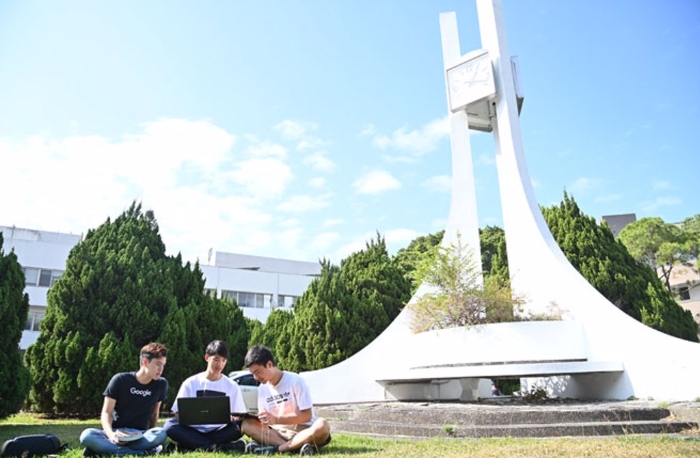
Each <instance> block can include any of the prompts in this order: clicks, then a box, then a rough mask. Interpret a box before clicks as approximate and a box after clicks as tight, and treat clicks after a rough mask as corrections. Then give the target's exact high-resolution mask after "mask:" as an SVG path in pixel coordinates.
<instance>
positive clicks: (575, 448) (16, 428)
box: [0, 414, 700, 458]
mask: <svg viewBox="0 0 700 458" xmlns="http://www.w3.org/2000/svg"><path fill="white" fill-rule="evenodd" d="M90 427H99V421H98V420H85V421H81V420H72V419H61V420H55V419H46V418H42V417H40V416H37V415H29V414H20V415H14V416H12V417H10V418H8V419H5V420H2V421H0V442H4V441H6V440H7V439H10V438H12V437H15V436H19V435H23V434H42V433H53V434H56V435H57V436H58V437H59V438H60V439H61V441H62V442H66V443H68V444H69V445H70V447H71V450H68V451H66V452H64V453H62V454H61V456H62V457H64V458H78V457H81V456H82V450H81V449H80V444H79V443H78V437H79V436H80V432H81V431H82V430H83V429H85V428H90ZM186 455H187V457H188V458H205V457H216V456H217V455H220V456H221V457H224V456H225V455H226V454H223V453H222V454H212V453H196V452H191V453H187V454H186ZM171 456H173V457H177V456H185V454H173V455H171ZM321 456H324V457H329V458H332V457H341V456H345V457H401V458H407V457H456V456H475V457H494V458H505V457H508V458H511V457H516V458H517V457H605V458H610V457H664V458H665V457H692V456H697V457H700V437H699V436H688V437H686V438H682V437H667V436H646V437H639V436H618V437H603V438H553V439H514V438H500V439H423V440H408V439H374V438H366V437H362V436H355V435H348V434H334V435H333V442H331V443H330V444H329V445H328V446H327V447H326V448H325V449H324V450H323V452H322V453H321Z"/></svg>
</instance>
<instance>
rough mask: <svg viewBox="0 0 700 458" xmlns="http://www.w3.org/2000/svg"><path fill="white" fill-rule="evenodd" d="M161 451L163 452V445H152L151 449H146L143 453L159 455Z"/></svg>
mask: <svg viewBox="0 0 700 458" xmlns="http://www.w3.org/2000/svg"><path fill="white" fill-rule="evenodd" d="M161 453H163V446H162V445H159V446H157V447H153V448H152V449H150V450H148V451H146V453H144V455H159V454H161Z"/></svg>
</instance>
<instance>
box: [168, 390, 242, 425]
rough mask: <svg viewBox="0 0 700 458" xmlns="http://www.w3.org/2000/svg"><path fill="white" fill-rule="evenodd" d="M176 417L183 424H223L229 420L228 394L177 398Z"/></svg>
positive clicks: (229, 404)
mask: <svg viewBox="0 0 700 458" xmlns="http://www.w3.org/2000/svg"><path fill="white" fill-rule="evenodd" d="M177 410H178V419H179V421H180V424H181V425H183V426H190V425H223V424H227V423H230V422H231V401H230V399H229V397H228V396H203V397H198V398H178V399H177Z"/></svg>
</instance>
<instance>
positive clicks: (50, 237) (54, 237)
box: [0, 226, 83, 245]
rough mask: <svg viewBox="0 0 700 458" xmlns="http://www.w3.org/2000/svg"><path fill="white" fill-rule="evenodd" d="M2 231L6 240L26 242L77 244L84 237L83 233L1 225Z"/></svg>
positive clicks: (0, 230) (0, 229)
mask: <svg viewBox="0 0 700 458" xmlns="http://www.w3.org/2000/svg"><path fill="white" fill-rule="evenodd" d="M0 232H2V236H3V238H4V239H5V240H6V241H7V240H10V239H13V240H23V241H26V242H43V243H55V244H59V245H75V244H77V243H78V242H80V240H82V238H83V236H82V234H67V233H65V232H51V231H41V230H37V229H26V228H23V227H15V226H0Z"/></svg>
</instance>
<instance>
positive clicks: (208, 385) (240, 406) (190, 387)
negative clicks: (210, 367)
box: [171, 372, 247, 433]
mask: <svg viewBox="0 0 700 458" xmlns="http://www.w3.org/2000/svg"><path fill="white" fill-rule="evenodd" d="M201 396H228V397H229V400H230V401H231V412H246V411H247V409H246V407H245V403H244V402H243V395H241V388H240V387H239V386H238V384H237V383H236V382H234V381H233V380H231V379H230V378H228V377H226V376H225V375H222V376H221V378H220V379H219V380H216V381H212V380H209V379H207V373H206V372H200V373H199V374H195V375H193V376H191V377H189V378H187V379H186V380H185V381H184V382H182V385H180V390H179V391H178V392H177V397H178V398H194V397H201ZM171 410H172V411H173V412H177V411H178V407H177V399H175V402H174V403H173V406H172V408H171ZM224 426H226V425H192V427H193V428H196V429H197V430H199V431H201V432H203V433H207V432H209V431H214V430H215V429H219V428H223V427H224Z"/></svg>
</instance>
